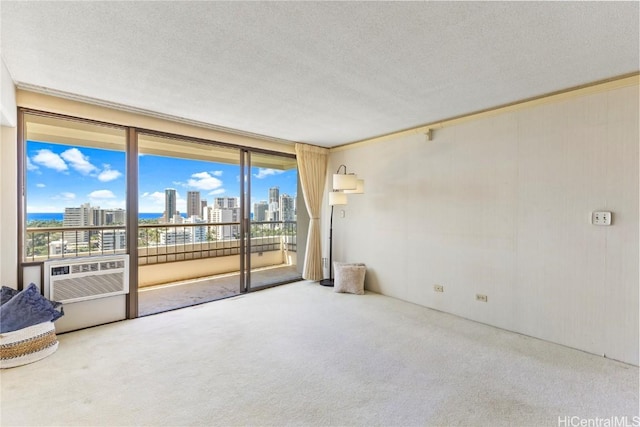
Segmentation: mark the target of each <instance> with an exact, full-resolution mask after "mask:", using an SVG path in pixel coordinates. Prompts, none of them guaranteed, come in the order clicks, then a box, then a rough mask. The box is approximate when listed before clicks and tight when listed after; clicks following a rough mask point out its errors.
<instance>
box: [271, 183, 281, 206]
mask: <svg viewBox="0 0 640 427" xmlns="http://www.w3.org/2000/svg"><path fill="white" fill-rule="evenodd" d="M279 201H280V187H271V188H270V189H269V203H278V202H279Z"/></svg>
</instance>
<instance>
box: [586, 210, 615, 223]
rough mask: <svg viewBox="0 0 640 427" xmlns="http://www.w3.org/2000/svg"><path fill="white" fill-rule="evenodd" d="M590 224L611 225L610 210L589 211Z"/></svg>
mask: <svg viewBox="0 0 640 427" xmlns="http://www.w3.org/2000/svg"><path fill="white" fill-rule="evenodd" d="M591 224H593V225H611V212H605V211H597V212H592V213H591Z"/></svg>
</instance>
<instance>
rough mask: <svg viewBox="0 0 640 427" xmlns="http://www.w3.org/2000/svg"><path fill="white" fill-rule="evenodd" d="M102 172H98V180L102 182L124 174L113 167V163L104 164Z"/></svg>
mask: <svg viewBox="0 0 640 427" xmlns="http://www.w3.org/2000/svg"><path fill="white" fill-rule="evenodd" d="M102 167H103V168H104V169H103V170H102V172H100V173H99V174H98V180H99V181H101V182H109V181H113V180H114V179H118V178H120V177H121V176H122V173H121V172H120V171H118V170H115V169H111V165H107V164H104V165H102Z"/></svg>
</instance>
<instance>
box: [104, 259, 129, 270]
mask: <svg viewBox="0 0 640 427" xmlns="http://www.w3.org/2000/svg"><path fill="white" fill-rule="evenodd" d="M121 268H124V261H122V260H119V261H106V262H101V263H100V270H113V269H121Z"/></svg>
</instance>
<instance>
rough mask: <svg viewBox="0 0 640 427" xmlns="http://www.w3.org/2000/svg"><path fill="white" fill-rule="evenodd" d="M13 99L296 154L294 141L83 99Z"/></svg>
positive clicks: (22, 95) (21, 95) (24, 94)
mask: <svg viewBox="0 0 640 427" xmlns="http://www.w3.org/2000/svg"><path fill="white" fill-rule="evenodd" d="M16 100H17V104H18V106H19V107H24V108H31V109H34V110H42V111H47V112H52V113H58V114H65V115H69V116H73V117H81V118H85V119H89V120H97V121H102V122H106V123H113V124H117V125H123V126H134V127H137V128H141V129H148V130H155V131H159V132H167V133H173V134H176V135H183V136H190V137H194V138H203V139H208V140H211V141H218V142H225V143H229V144H236V145H239V146H243V147H251V148H262V149H265V150H272V151H276V152H279V153H287V154H295V146H294V144H287V143H281V142H274V141H268V140H263V139H259V138H252V137H249V136H243V135H234V134H231V133H226V132H222V131H219V130H214V129H207V128H204V127H199V126H193V125H190V124H187V123H180V122H176V121H171V120H165V119H162V118H158V117H151V116H146V115H142V114H136V113H130V112H127V111H121V110H117V109H113V108H108V107H103V106H98V105H90V104H86V103H83V102H78V101H73V100H69V99H62V98H57V97H53V96H49V95H44V94H39V93H34V92H28V91H24V90H18V91H17V94H16Z"/></svg>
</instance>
